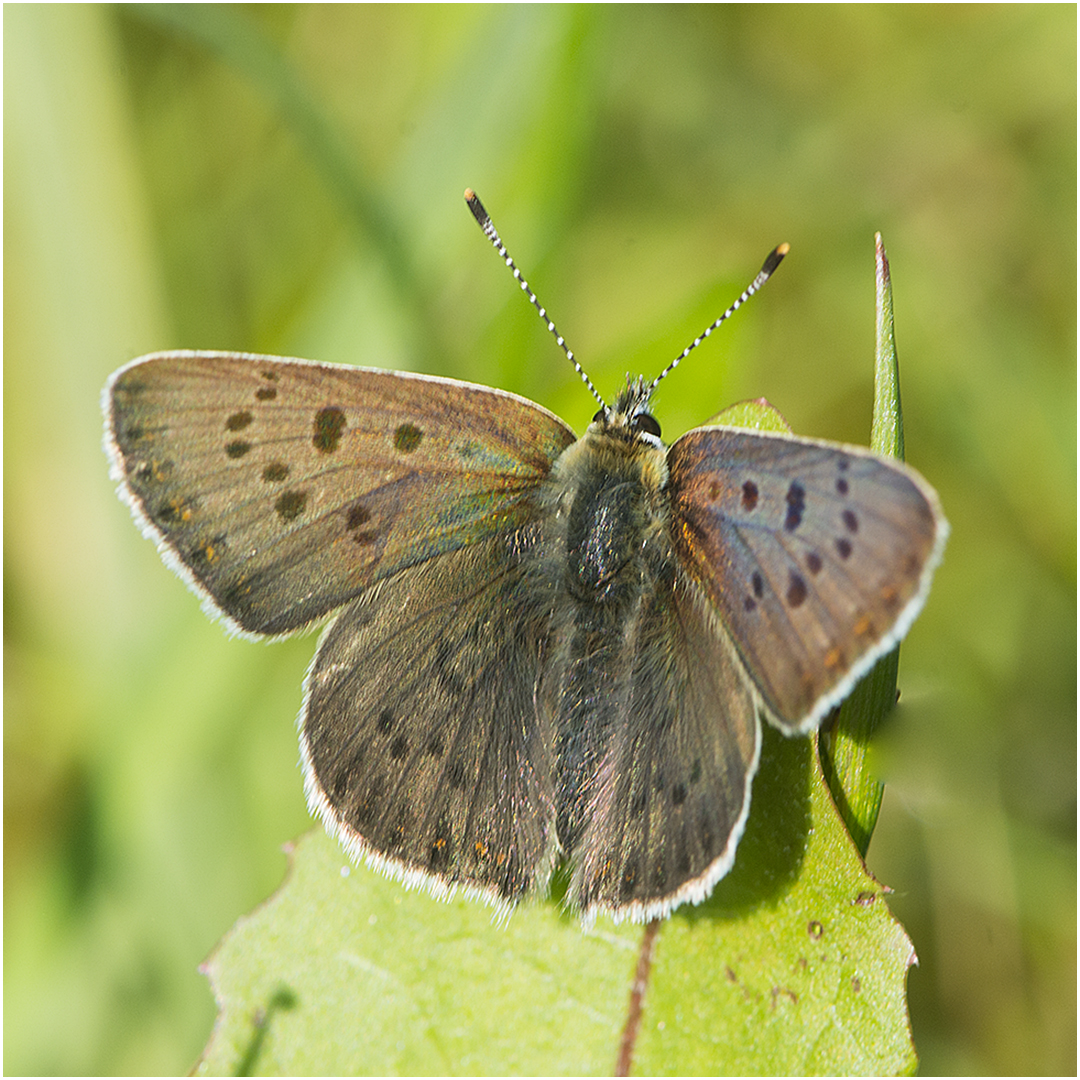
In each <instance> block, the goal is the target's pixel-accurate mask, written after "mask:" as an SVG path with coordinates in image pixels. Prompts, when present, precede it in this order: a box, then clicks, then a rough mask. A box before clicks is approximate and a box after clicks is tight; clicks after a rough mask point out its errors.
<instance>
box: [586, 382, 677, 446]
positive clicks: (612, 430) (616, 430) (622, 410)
mask: <svg viewBox="0 0 1080 1080" xmlns="http://www.w3.org/2000/svg"><path fill="white" fill-rule="evenodd" d="M654 385H655V383H650V382H646V381H645V380H644V379H643V378H642V377H641V376H640V375H638V376H636V377H635V376H628V377H627V380H626V386H625V388H624V389H623V390H622V392H621V393H620V394H619V396H618V397H617V398H616V399H615V404H614V405H603V406H602V407H601V408H600V410H599V411H598V412H597V413H596V415H595V416H594V417H593V419H592V423H591V424H590V425H589V431H590V432H592V433H596V434H603V435H607V436H609V437H611V438H616V439H624V440H626V441H628V442H645V443H648V444H650V445H652V446H656V447H662V446H663V443H662V442H661V441H660V423H659V421H658V420H657V419H656V417H655V416H653V414H652V412H650V410H649V405H650V402H651V399H652V392H653V387H654Z"/></svg>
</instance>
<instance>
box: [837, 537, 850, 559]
mask: <svg viewBox="0 0 1080 1080" xmlns="http://www.w3.org/2000/svg"><path fill="white" fill-rule="evenodd" d="M836 553H837V555H839V556H840V558H841V559H849V558H851V541H850V540H848V539H847V538H846V537H843V536H841V537H839V538H838V539H837V541H836Z"/></svg>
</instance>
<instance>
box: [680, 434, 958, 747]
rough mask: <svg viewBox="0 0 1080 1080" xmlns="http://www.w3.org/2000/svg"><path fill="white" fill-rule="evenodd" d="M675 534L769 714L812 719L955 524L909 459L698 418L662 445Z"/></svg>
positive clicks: (899, 631) (801, 726)
mask: <svg viewBox="0 0 1080 1080" xmlns="http://www.w3.org/2000/svg"><path fill="white" fill-rule="evenodd" d="M668 466H669V470H670V478H671V480H670V490H671V499H672V509H673V524H672V536H673V540H674V542H675V545H676V548H677V550H678V553H679V558H680V562H681V564H682V565H683V566H684V567H685V568H686V569H687V571H688V572H689V573H690V574H691V575H692V576H693V577H694V578H695V579H696V580H697V581H698V582H699V583H700V585H701V587H702V588H703V590H704V591H705V593H706V594H707V595H708V597H709V599H710V601H711V602H712V604H713V606H714V608H715V610H716V611H717V613H718V614H719V616H720V619H721V620H722V622H723V625H724V627H725V628H726V631H727V632H728V633H729V634H730V637H731V640H732V642H733V645H734V647H735V649H736V650H737V651H738V654H739V656H740V658H741V660H742V663H743V665H744V666H745V668H746V670H747V672H748V673H749V675H750V677H751V678H752V679H753V681H754V683H755V685H756V686H757V688H758V691H759V692H760V694H761V698H762V701H763V703H764V705H765V707H766V712H767V714H768V715H769V718H770V719H771V720H772V721H773V722H774V723H776V724H777V725H778V726H780V727H781V728H783V729H785V730H787V731H805V730H807V729H808V728H810V727H811V726H813V725H814V724H815V723H816V722H818V721H819V720H820V719H821V718H822V716H823V715H824V714H825V713H826V712H827V711H828V709H830V708H832V707H833V706H834V705H836V704H837V703H838V702H839V701H840V700H841V699H842V698H843V697H844V696H845V695H846V694H847V693H848V692H849V691H850V689H851V687H852V686H853V685H854V682H855V680H856V679H857V678H859V677H860V676H861V675H862V674H863V673H864V672H865V671H866V670H867V669H868V668H869V666H870V665H871V664H872V663H873V661H874V660H875V659H876V658H877V657H878V656H880V655H882V654H883V653H884V652H886V651H887V650H888V649H890V648H891V647H892V646H893V645H895V644H896V642H897V641H899V640H900V638H901V637H902V636H903V634H904V633H905V632H906V630H907V628H908V626H910V624H911V622H912V620H913V619H914V618H915V616H916V615H917V614H918V611H919V609H920V608H921V607H922V604H923V601H924V599H925V597H926V594H927V591H928V590H929V587H930V578H931V576H932V574H933V570H934V568H935V567H936V565H937V563H938V561H939V560H940V557H941V550H942V547H943V545H944V542H945V537H946V535H947V532H948V526H947V524H946V522H945V520H944V518H943V517H942V515H941V511H940V509H939V507H938V502H937V497H936V495H935V494H934V492H933V491H932V490H931V489H930V487H929V486H928V485H927V484H926V483H925V481H923V480H922V478H921V477H920V476H919V475H918V474H917V473H916V472H914V470H912V469H909V468H907V467H906V466H904V465H902V464H900V463H898V462H892V461H886V460H885V459H883V458H880V457H877V456H876V455H874V454H871V453H870V452H869V451H866V450H862V449H860V448H857V447H850V446H840V445H838V444H833V443H825V442H818V441H815V440H810V439H799V438H794V437H790V436H785V435H779V434H775V435H774V434H765V433H761V432H757V433H751V432H746V431H742V430H738V429H734V428H724V427H707V428H697V429H695V430H694V431H690V432H688V433H687V434H686V435H684V436H683V437H682V438H680V439H679V440H677V441H676V442H675V444H674V445H673V446H672V447H671V450H670V452H669V454H668Z"/></svg>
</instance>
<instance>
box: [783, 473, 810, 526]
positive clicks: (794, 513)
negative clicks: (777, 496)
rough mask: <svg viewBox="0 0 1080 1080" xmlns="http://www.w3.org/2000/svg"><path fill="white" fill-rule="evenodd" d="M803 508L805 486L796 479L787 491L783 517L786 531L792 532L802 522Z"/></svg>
mask: <svg viewBox="0 0 1080 1080" xmlns="http://www.w3.org/2000/svg"><path fill="white" fill-rule="evenodd" d="M805 509H806V488H804V487H803V486H802V484H800V483H799V482H798V481H797V480H796V481H795V482H794V483H793V484H792V485H791V487H789V488H788V492H787V516H786V517H785V518H784V528H785V529H786V530H787V531H788V532H794V531H795V530H796V529H797V528H798V527H799V526H800V525H801V524H802V517H803V511H804V510H805Z"/></svg>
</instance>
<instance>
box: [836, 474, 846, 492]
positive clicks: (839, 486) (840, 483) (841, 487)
mask: <svg viewBox="0 0 1080 1080" xmlns="http://www.w3.org/2000/svg"><path fill="white" fill-rule="evenodd" d="M836 490H837V492H839V494H841V495H846V494H847V493H848V482H847V481H846V480H845V479H844V478H843V477H842V476H841V477H840V479H839V480H837V481H836Z"/></svg>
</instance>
